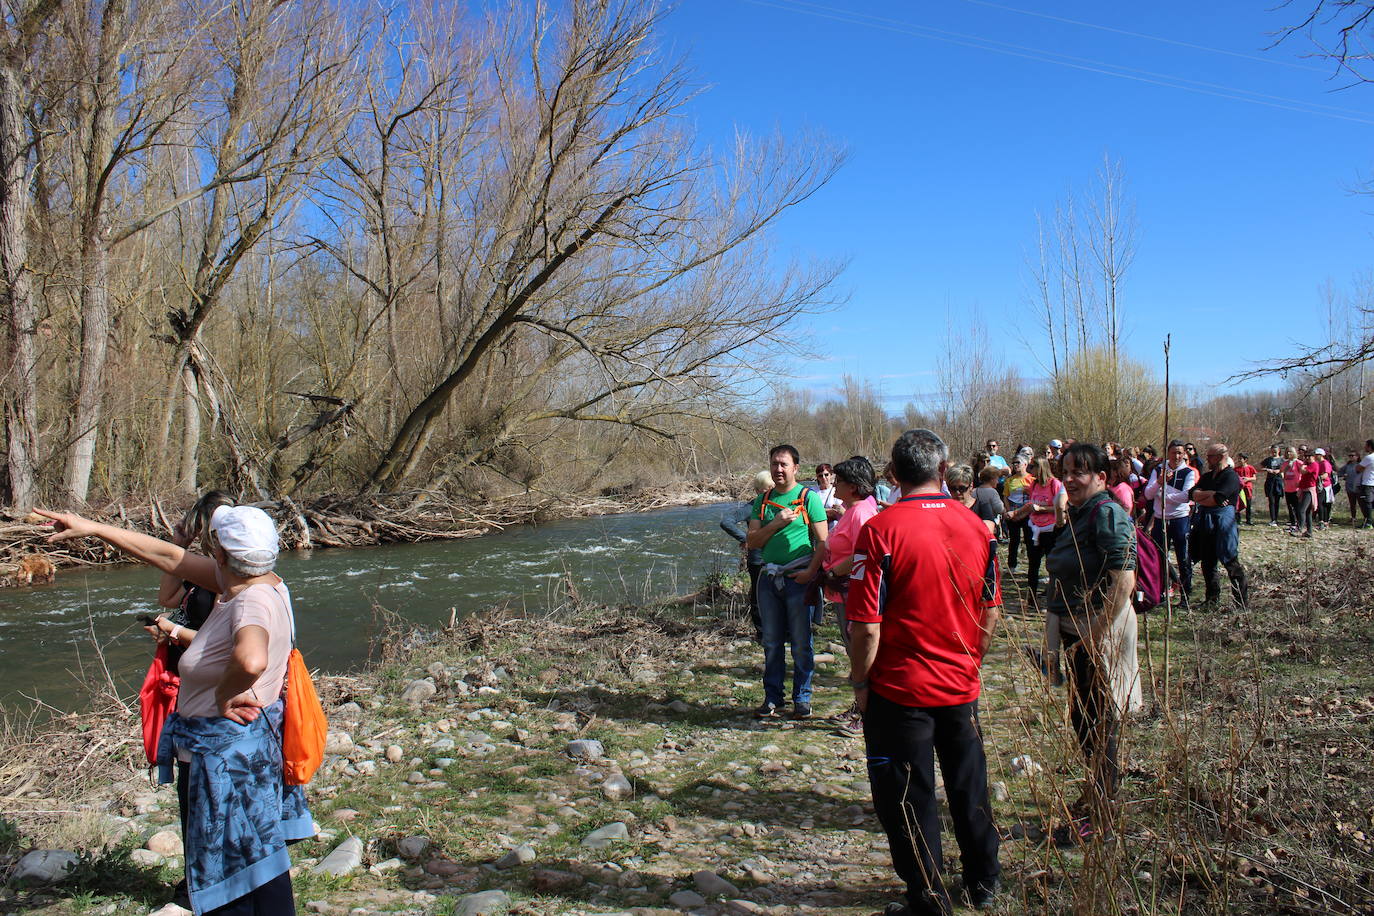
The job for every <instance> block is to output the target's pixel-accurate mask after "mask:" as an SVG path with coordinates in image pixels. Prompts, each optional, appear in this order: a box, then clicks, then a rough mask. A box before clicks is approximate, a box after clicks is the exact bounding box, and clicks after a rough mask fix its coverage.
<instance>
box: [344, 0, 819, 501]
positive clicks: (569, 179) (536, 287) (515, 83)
mask: <svg viewBox="0 0 1374 916" xmlns="http://www.w3.org/2000/svg"><path fill="white" fill-rule="evenodd" d="M659 16H660V13H659V11H658V10H657V9H656V7H655V6H654V5H653V4H650V3H647V2H639V0H626V2H618V3H601V2H593V0H576V2H573V3H571V4H569V6H568V9H567V10H566V11H565V14H564V15H563V16H561V17H555V16H553V15H552V14H551V13H550V12H549V11H547V10H544V9H542V8H541V9H539V10H537V11H536V15H535V17H534V22H533V24H532V26H531V30H530V33H529V35H528V37H527V39H526V40H525V44H524V46H523V48H521V49H517V48H513V47H504V48H501V49H499V50H498V51H497V52H496V54H495V59H494V60H493V62H492V64H491V68H490V69H491V72H492V73H493V76H494V81H493V87H492V88H493V91H494V93H495V98H496V99H497V100H498V105H497V106H496V107H495V108H494V114H495V120H494V121H493V122H492V123H491V125H490V126H491V128H493V130H492V131H489V132H487V133H486V135H485V136H486V137H489V138H491V140H489V141H488V142H489V145H488V146H487V147H486V148H485V150H484V151H483V153H484V154H483V155H481V156H475V157H472V159H471V160H470V161H472V162H473V165H474V167H476V168H478V169H479V170H480V171H479V173H478V175H477V176H476V178H475V179H474V180H473V183H472V191H471V192H470V193H469V194H468V195H467V196H466V201H465V202H460V201H454V203H455V205H456V204H459V203H466V205H467V206H468V209H467V210H466V211H464V212H461V213H460V214H459V215H458V218H457V219H455V220H454V222H455V223H456V224H460V225H463V226H465V227H467V229H466V234H465V238H464V239H462V240H455V242H459V241H461V242H462V244H461V246H460V247H458V248H457V250H456V251H455V257H454V264H453V269H454V272H455V277H454V285H453V288H452V292H451V293H450V294H449V295H448V297H447V298H448V300H449V301H448V302H447V303H446V304H445V306H446V307H447V308H453V309H455V310H456V311H455V318H456V324H457V327H458V334H457V336H456V344H455V345H454V346H451V347H446V348H445V351H444V352H443V353H442V354H441V356H440V358H441V361H442V362H441V364H442V365H443V366H444V367H445V371H444V373H443V374H442V375H441V376H440V377H439V378H438V380H437V383H435V384H433V385H431V386H429V387H428V388H427V390H426V391H425V393H424V394H423V395H422V396H421V397H420V398H419V400H418V402H416V403H415V404H414V405H413V406H412V407H411V408H410V410H409V413H408V414H406V415H405V416H404V418H403V419H402V420H401V421H400V423H399V425H398V427H397V428H396V430H395V432H394V434H393V435H392V436H391V439H390V444H389V445H388V446H387V447H386V448H385V449H384V450H383V453H382V455H381V457H380V460H379V461H378V462H377V464H376V466H375V467H374V469H373V471H372V473H371V474H370V475H369V482H368V484H367V487H366V489H368V490H372V491H388V490H394V489H396V488H397V487H399V486H400V485H401V484H402V483H403V482H404V481H405V480H406V479H407V478H408V477H409V476H410V475H411V474H412V473H413V472H414V471H415V470H416V468H417V466H418V465H419V463H420V462H421V461H422V460H423V459H424V458H425V456H426V453H427V449H428V447H429V445H430V443H431V441H432V439H433V437H434V436H435V434H436V433H437V432H439V431H440V424H441V420H442V419H443V417H444V415H445V412H446V411H447V409H448V407H449V405H450V403H451V402H452V400H453V398H454V396H455V394H456V393H457V392H458V391H459V390H460V389H462V388H463V387H464V386H465V385H467V384H468V383H469V382H471V381H473V380H475V379H477V378H480V377H481V373H482V372H483V371H484V368H485V367H488V366H489V363H488V361H489V360H490V359H492V358H493V357H499V356H500V355H501V354H503V353H506V354H513V353H516V352H522V353H526V354H528V353H530V352H535V351H537V350H542V351H543V353H544V357H543V358H542V359H541V360H540V361H539V362H537V363H535V364H534V366H533V367H522V369H521V371H520V374H519V376H518V377H514V378H509V379H505V380H504V381H506V383H507V384H508V385H510V386H511V388H512V389H513V390H511V391H510V392H509V394H510V396H509V397H507V398H505V401H506V404H505V405H504V406H502V407H501V408H500V409H498V410H494V411H492V412H491V413H490V415H489V417H488V418H487V422H486V424H485V426H486V428H485V429H484V430H482V435H481V436H479V437H477V439H476V440H475V441H474V442H473V444H472V447H469V448H466V449H464V450H463V453H462V454H459V455H457V456H455V458H456V459H457V460H462V461H473V460H480V459H481V458H482V456H483V455H484V454H485V453H487V452H489V450H490V449H491V448H492V446H493V444H494V443H496V442H500V441H501V440H502V439H504V438H506V437H508V436H509V435H510V434H511V432H512V431H513V430H514V429H515V428H516V426H518V425H521V424H528V423H535V422H539V421H541V420H553V419H558V420H563V421H589V422H596V423H603V424H617V425H623V426H627V427H632V428H635V429H638V430H640V431H642V432H644V433H646V434H649V435H660V436H661V435H665V434H666V430H665V429H664V428H663V427H662V426H660V425H657V424H656V422H655V421H656V420H657V419H659V418H661V417H662V416H663V414H664V411H665V407H664V402H663V400H662V396H664V395H670V394H672V393H674V392H678V391H681V390H684V386H686V385H687V384H688V382H689V380H690V381H694V382H698V383H700V382H702V381H705V380H710V381H711V382H712V383H713V384H715V385H717V386H721V385H724V384H726V383H728V381H729V378H730V376H731V373H732V371H733V372H739V371H741V368H742V367H741V365H740V363H741V357H742V356H743V355H744V354H746V353H747V352H748V351H749V350H750V349H751V348H755V347H756V345H757V344H758V343H759V342H760V341H762V340H763V339H764V338H766V337H767V336H768V335H770V334H773V333H775V332H776V331H777V330H778V329H779V328H781V327H782V325H783V324H784V323H785V322H786V320H787V319H788V318H790V317H791V316H793V315H795V314H797V313H798V312H799V311H801V310H805V309H806V308H808V307H811V306H812V305H814V304H815V303H816V302H817V297H818V295H819V294H820V291H821V290H822V289H824V287H825V286H826V285H827V283H828V282H829V278H830V276H831V274H830V273H829V272H826V271H822V272H821V273H820V274H819V275H803V274H797V275H793V276H791V277H789V278H785V279H784V280H783V281H782V282H781V284H780V285H779V284H774V283H768V282H767V281H764V280H762V279H761V277H760V272H759V271H758V270H757V259H758V252H757V250H754V251H750V252H749V257H750V258H751V259H753V261H754V264H753V265H752V268H753V269H752V270H751V269H750V268H751V265H750V264H749V263H748V262H746V261H745V260H744V255H745V246H746V245H747V244H750V243H754V242H755V241H756V236H758V235H759V233H760V232H762V231H763V230H764V228H765V227H766V226H768V225H769V224H770V223H771V222H772V221H773V220H775V219H776V218H777V217H778V216H779V215H780V214H781V213H782V212H784V211H785V210H786V209H787V208H789V207H791V206H793V205H795V204H796V203H798V202H800V201H802V200H804V199H805V198H806V197H808V196H809V195H810V194H812V193H813V192H814V191H815V190H816V189H817V188H818V187H819V186H820V185H822V184H823V183H824V182H825V181H826V180H828V178H829V177H830V175H831V174H833V171H834V169H835V168H836V167H838V164H839V157H838V155H836V154H834V153H832V152H831V151H829V150H828V149H827V148H826V147H824V145H821V144H811V145H809V146H808V147H807V148H806V151H805V152H803V153H793V152H790V151H788V150H785V149H783V148H782V146H781V144H779V143H776V142H774V143H766V144H748V143H744V142H741V144H740V146H739V148H738V149H737V150H736V151H735V152H734V156H733V157H732V158H733V162H734V166H733V168H731V169H730V170H728V171H727V172H726V173H725V174H724V176H723V177H722V178H721V180H719V181H715V180H713V177H714V176H713V174H712V170H711V168H710V163H709V162H708V161H707V160H705V159H704V158H703V157H701V156H700V155H697V154H694V153H693V152H692V149H691V146H690V138H688V137H686V136H684V135H683V134H682V133H681V130H680V128H679V127H678V126H677V125H674V124H673V123H671V122H672V120H673V118H674V115H675V114H676V113H677V111H678V110H679V109H680V107H681V105H682V104H683V102H684V101H685V99H686V98H687V92H686V81H685V76H684V74H683V73H682V72H681V70H680V69H678V68H676V67H671V66H668V67H660V66H659V65H658V64H657V62H656V61H655V60H654V59H653V57H652V56H651V55H650V54H649V53H648V52H647V50H646V46H647V44H648V42H649V41H650V40H651V38H652V33H653V29H654V27H655V26H656V24H657V21H658V19H659ZM521 51H523V53H524V54H525V60H526V65H525V68H524V70H523V72H522V71H520V70H518V69H517V68H516V60H517V57H516V55H517V54H518V53H520V52H521ZM525 85H528V86H530V88H531V91H530V93H528V94H527V93H522V86H525ZM727 278H728V280H729V282H726V280H727ZM751 278H752V280H753V282H745V281H748V280H750V279H751ZM737 283H740V284H742V285H736V284H737ZM531 335H532V336H533V339H531ZM570 367H571V368H572V369H573V371H572V372H569V371H568V369H569V368H570ZM546 382H551V383H556V385H555V387H553V388H552V389H547V388H546V389H544V391H543V393H542V394H541V389H540V386H541V385H543V384H545V383H546ZM549 394H553V397H552V398H549V403H548V404H547V405H546V406H543V407H540V408H536V409H533V410H527V409H521V408H520V407H519V406H518V405H521V404H522V403H523V402H525V401H526V400H527V399H529V398H535V397H538V398H541V399H545V398H548V395H549ZM696 402H697V403H699V399H698V400H697V401H696ZM450 460H454V459H450Z"/></svg>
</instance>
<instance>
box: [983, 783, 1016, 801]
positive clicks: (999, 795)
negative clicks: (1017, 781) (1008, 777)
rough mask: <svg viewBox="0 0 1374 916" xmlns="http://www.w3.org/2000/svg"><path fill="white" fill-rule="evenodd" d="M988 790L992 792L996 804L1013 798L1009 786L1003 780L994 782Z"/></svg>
mask: <svg viewBox="0 0 1374 916" xmlns="http://www.w3.org/2000/svg"><path fill="white" fill-rule="evenodd" d="M988 788H989V790H991V792H992V800H993V801H995V802H1004V801H1006V800H1007V799H1009V798H1011V791H1010V790H1008V789H1007V784H1006V783H1005V782H1002V781H1001V780H998V781H997V782H994V783H993V784H992V785H991V786H989V787H988Z"/></svg>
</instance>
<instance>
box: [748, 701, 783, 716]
mask: <svg viewBox="0 0 1374 916" xmlns="http://www.w3.org/2000/svg"><path fill="white" fill-rule="evenodd" d="M781 714H782V710H780V709H778V707H777V706H775V705H774V704H772V703H764V704H763V705H762V706H760V707H759V708H758V709H756V710H754V718H755V719H776V718H777V717H778V716H779V715H781Z"/></svg>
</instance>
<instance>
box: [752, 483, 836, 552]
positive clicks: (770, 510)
mask: <svg viewBox="0 0 1374 916" xmlns="http://www.w3.org/2000/svg"><path fill="white" fill-rule="evenodd" d="M803 493H805V497H806V514H807V515H808V516H810V518H811V521H812V523H815V522H818V521H820V522H823V521H825V507H824V506H823V505H821V495H820V494H819V493H817V492H816V491H815V490H812V489H810V488H808V487H804V486H802V485H801V484H797V485H796V486H795V487H793V488H792V489H791V490H789V491H788V492H786V493H783V494H781V495H778V494H775V493H774V491H773V490H769V491H768V492H767V493H764V494H763V495H762V496H756V497H754V502H753V504H752V505H751V506H750V513H749V517H750V518H751V519H757V520H758V521H759V523H760V524H763V525H766V524H768V523H769V522H771V521H772V520H773V517H774V516H775V515H777V514H778V513H779V512H780V511H782V509H787V508H791V507H792V504H793V503H795V502H796V501H797V500H798V499H800V498H801V497H802V494H803ZM765 499H767V500H768V505H766V506H765V505H764V504H763V503H764V500H765ZM760 507H762V508H763V515H762V516H760V515H759V508H760ZM779 507H781V508H779ZM796 508H798V509H800V508H801V507H800V506H797V507H796ZM810 552H811V528H810V526H809V525H807V524H806V518H805V516H803V515H802V514H801V513H800V512H798V513H797V517H796V518H794V519H792V522H791V524H789V525H787V526H786V527H785V528H783V529H782V530H781V531H776V532H774V533H773V536H772V537H771V538H769V539H768V543H767V544H765V545H764V547H763V562H765V563H777V564H779V565H785V564H787V563H791V562H792V561H793V560H795V559H797V558H798V557H804V556H806V555H807V554H809V553H810Z"/></svg>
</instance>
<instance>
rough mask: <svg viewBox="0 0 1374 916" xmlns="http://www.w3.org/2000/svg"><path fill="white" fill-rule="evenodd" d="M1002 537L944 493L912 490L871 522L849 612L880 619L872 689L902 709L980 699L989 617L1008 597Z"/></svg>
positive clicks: (857, 556)
mask: <svg viewBox="0 0 1374 916" xmlns="http://www.w3.org/2000/svg"><path fill="white" fill-rule="evenodd" d="M995 544H996V542H995V541H992V540H991V539H990V538H989V537H988V529H987V526H986V525H984V524H983V522H982V520H981V519H980V518H979V517H978V516H977V515H975V514H974V513H973V512H972V511H970V510H969V509H967V508H965V507H964V506H962V505H960V504H959V503H958V502H956V501H955V500H952V499H950V498H949V497H947V496H941V495H939V494H934V495H921V496H908V497H905V498H903V499H901V500H900V501H898V502H897V503H896V504H895V505H893V506H892V507H891V508H889V509H885V510H883V511H882V512H879V513H878V514H877V515H876V516H874V517H873V518H872V519H870V520H869V522H868V524H866V525H864V528H863V531H861V532H860V533H859V540H858V543H857V544H856V545H855V547H854V571H853V572H852V573H851V574H850V577H849V579H850V581H849V595H848V598H847V600H846V602H845V613H846V614H847V615H848V617H849V619H850V620H851V621H854V622H857V623H877V624H880V625H881V627H880V629H879V641H878V656H877V658H876V659H875V660H874V662H873V667H872V668H871V669H870V670H869V675H868V680H869V684H870V686H871V687H872V689H873V690H874V691H876V692H877V693H880V694H882V695H883V696H884V697H885V698H887V699H889V700H891V701H892V702H894V703H900V704H901V705H903V706H954V705H957V704H960V703H969V702H972V701H973V700H976V699H978V692H979V680H978V668H979V665H980V664H981V663H982V660H983V659H982V652H981V649H980V647H981V646H982V644H983V620H984V617H985V615H986V611H987V608H989V607H995V606H997V605H1000V604H1001V603H1002V591H1001V587H1000V584H999V582H998V571H997V551H996V548H995Z"/></svg>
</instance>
